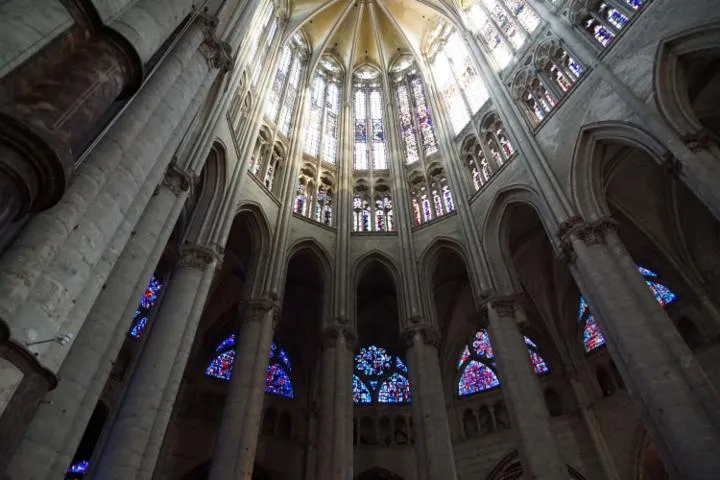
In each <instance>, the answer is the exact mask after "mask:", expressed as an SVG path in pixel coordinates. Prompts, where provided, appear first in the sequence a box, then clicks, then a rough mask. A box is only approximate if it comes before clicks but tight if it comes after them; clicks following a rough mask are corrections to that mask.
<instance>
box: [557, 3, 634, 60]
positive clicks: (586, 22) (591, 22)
mask: <svg viewBox="0 0 720 480" xmlns="http://www.w3.org/2000/svg"><path fill="white" fill-rule="evenodd" d="M646 3H647V0H603V1H588V0H576V1H575V2H574V3H573V4H572V6H571V8H570V18H571V19H572V21H573V22H574V23H576V24H578V25H579V26H580V27H581V28H582V29H583V30H584V31H585V32H586V33H587V34H588V36H590V37H592V38H593V39H594V40H595V42H597V45H598V46H599V47H600V48H604V47H607V46H608V45H610V44H611V43H612V42H613V41H614V40H615V37H617V35H618V34H619V33H620V30H622V29H623V28H624V27H625V25H627V24H628V22H629V21H630V19H631V18H632V17H633V16H634V15H635V14H636V13H637V12H638V11H639V10H641V9H642V8H643V7H644V6H645V4H646Z"/></svg>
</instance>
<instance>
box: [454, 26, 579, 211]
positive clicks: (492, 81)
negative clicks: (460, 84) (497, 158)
mask: <svg viewBox="0 0 720 480" xmlns="http://www.w3.org/2000/svg"><path fill="white" fill-rule="evenodd" d="M465 39H466V41H467V45H468V47H469V49H468V51H469V53H470V54H471V56H472V57H473V59H474V60H475V63H476V64H477V65H478V66H479V67H480V68H479V69H478V73H479V75H481V77H482V78H483V79H484V80H485V84H486V85H487V86H488V91H489V92H490V93H491V98H492V100H493V104H494V105H495V107H496V108H497V110H498V111H499V113H500V117H501V118H502V119H503V124H504V125H505V130H506V132H511V133H512V134H513V135H512V137H514V139H515V140H516V142H515V145H516V146H517V148H516V150H519V151H521V152H522V153H523V155H522V156H523V157H524V160H525V164H526V166H527V170H528V171H529V173H530V175H531V177H532V178H533V180H534V182H535V183H536V184H537V185H538V186H539V187H540V189H541V190H542V192H543V197H544V198H545V200H546V202H547V204H548V206H549V208H550V211H551V212H552V214H553V216H554V217H555V218H557V219H558V220H560V221H562V220H564V219H567V218H568V217H569V212H571V211H572V207H571V203H570V200H569V199H568V198H567V195H566V194H565V193H564V191H563V190H562V188H561V187H560V184H559V182H558V180H557V178H555V176H554V173H553V172H552V170H551V168H550V166H549V164H548V162H547V159H546V158H545V157H544V155H543V152H542V149H541V148H540V145H539V144H538V142H537V140H536V139H535V137H534V136H533V135H532V134H531V133H530V132H529V131H528V129H527V126H526V125H527V124H526V122H525V121H524V119H523V114H522V113H521V112H520V110H519V108H518V105H517V103H516V102H515V100H514V99H513V98H512V97H511V96H510V92H509V91H508V90H507V88H506V87H505V85H504V84H503V83H502V82H501V81H500V78H499V76H498V74H497V73H496V72H495V71H494V70H493V68H492V67H491V65H490V64H489V62H488V60H487V58H486V56H485V53H484V51H483V50H482V48H481V47H480V45H479V44H478V42H477V39H476V38H475V37H473V36H472V35H465Z"/></svg>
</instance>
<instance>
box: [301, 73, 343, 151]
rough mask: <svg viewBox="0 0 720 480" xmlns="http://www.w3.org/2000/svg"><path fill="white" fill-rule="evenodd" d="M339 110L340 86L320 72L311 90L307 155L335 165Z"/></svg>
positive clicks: (306, 144)
mask: <svg viewBox="0 0 720 480" xmlns="http://www.w3.org/2000/svg"><path fill="white" fill-rule="evenodd" d="M339 108H340V86H339V85H338V84H337V83H336V82H335V81H334V80H333V79H331V78H328V77H327V73H325V72H321V71H318V72H317V73H316V74H315V78H314V79H313V82H312V86H311V89H310V116H309V119H308V125H307V135H306V137H305V153H307V154H308V155H311V156H313V157H320V158H322V160H323V161H325V162H328V163H335V157H336V155H337V152H336V151H337V129H338V115H339Z"/></svg>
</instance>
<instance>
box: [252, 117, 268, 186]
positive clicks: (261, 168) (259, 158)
mask: <svg viewBox="0 0 720 480" xmlns="http://www.w3.org/2000/svg"><path fill="white" fill-rule="evenodd" d="M271 136H272V135H271V133H270V130H269V129H268V128H267V127H266V126H264V125H263V127H262V128H261V129H260V134H259V135H258V138H257V140H255V146H254V147H253V153H252V158H251V161H250V171H251V172H252V173H253V175H255V176H256V177H257V178H262V177H261V174H264V172H265V167H266V165H267V163H268V162H269V161H270V159H271V157H272V151H271V148H270V147H271V142H272V141H271Z"/></svg>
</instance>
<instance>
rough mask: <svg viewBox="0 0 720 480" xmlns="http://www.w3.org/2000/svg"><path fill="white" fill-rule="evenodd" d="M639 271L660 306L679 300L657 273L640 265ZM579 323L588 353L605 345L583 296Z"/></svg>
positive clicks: (579, 301)
mask: <svg viewBox="0 0 720 480" xmlns="http://www.w3.org/2000/svg"><path fill="white" fill-rule="evenodd" d="M637 269H638V272H640V275H642V277H643V279H645V283H646V284H647V286H648V288H650V290H652V292H653V295H655V298H656V299H657V301H658V303H659V304H660V305H662V306H663V307H667V306H668V305H669V304H671V303H672V302H674V301H675V300H677V295H676V294H675V292H673V291H672V290H670V289H669V288H668V287H666V286H665V285H663V284H662V283H660V281H659V277H658V275H657V273H655V272H653V271H652V270H650V269H648V268H645V267H642V266H640V265H637ZM578 323H579V324H580V325H581V326H582V333H583V346H584V347H585V352H586V353H590V352H593V351H595V350H597V349H598V348H600V347H602V346H603V345H605V336H604V335H603V334H602V331H601V330H600V325H598V323H597V320H595V317H593V314H592V312H591V311H590V307H588V304H587V302H586V301H585V298H584V297H583V296H582V295H580V299H579V300H578Z"/></svg>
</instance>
